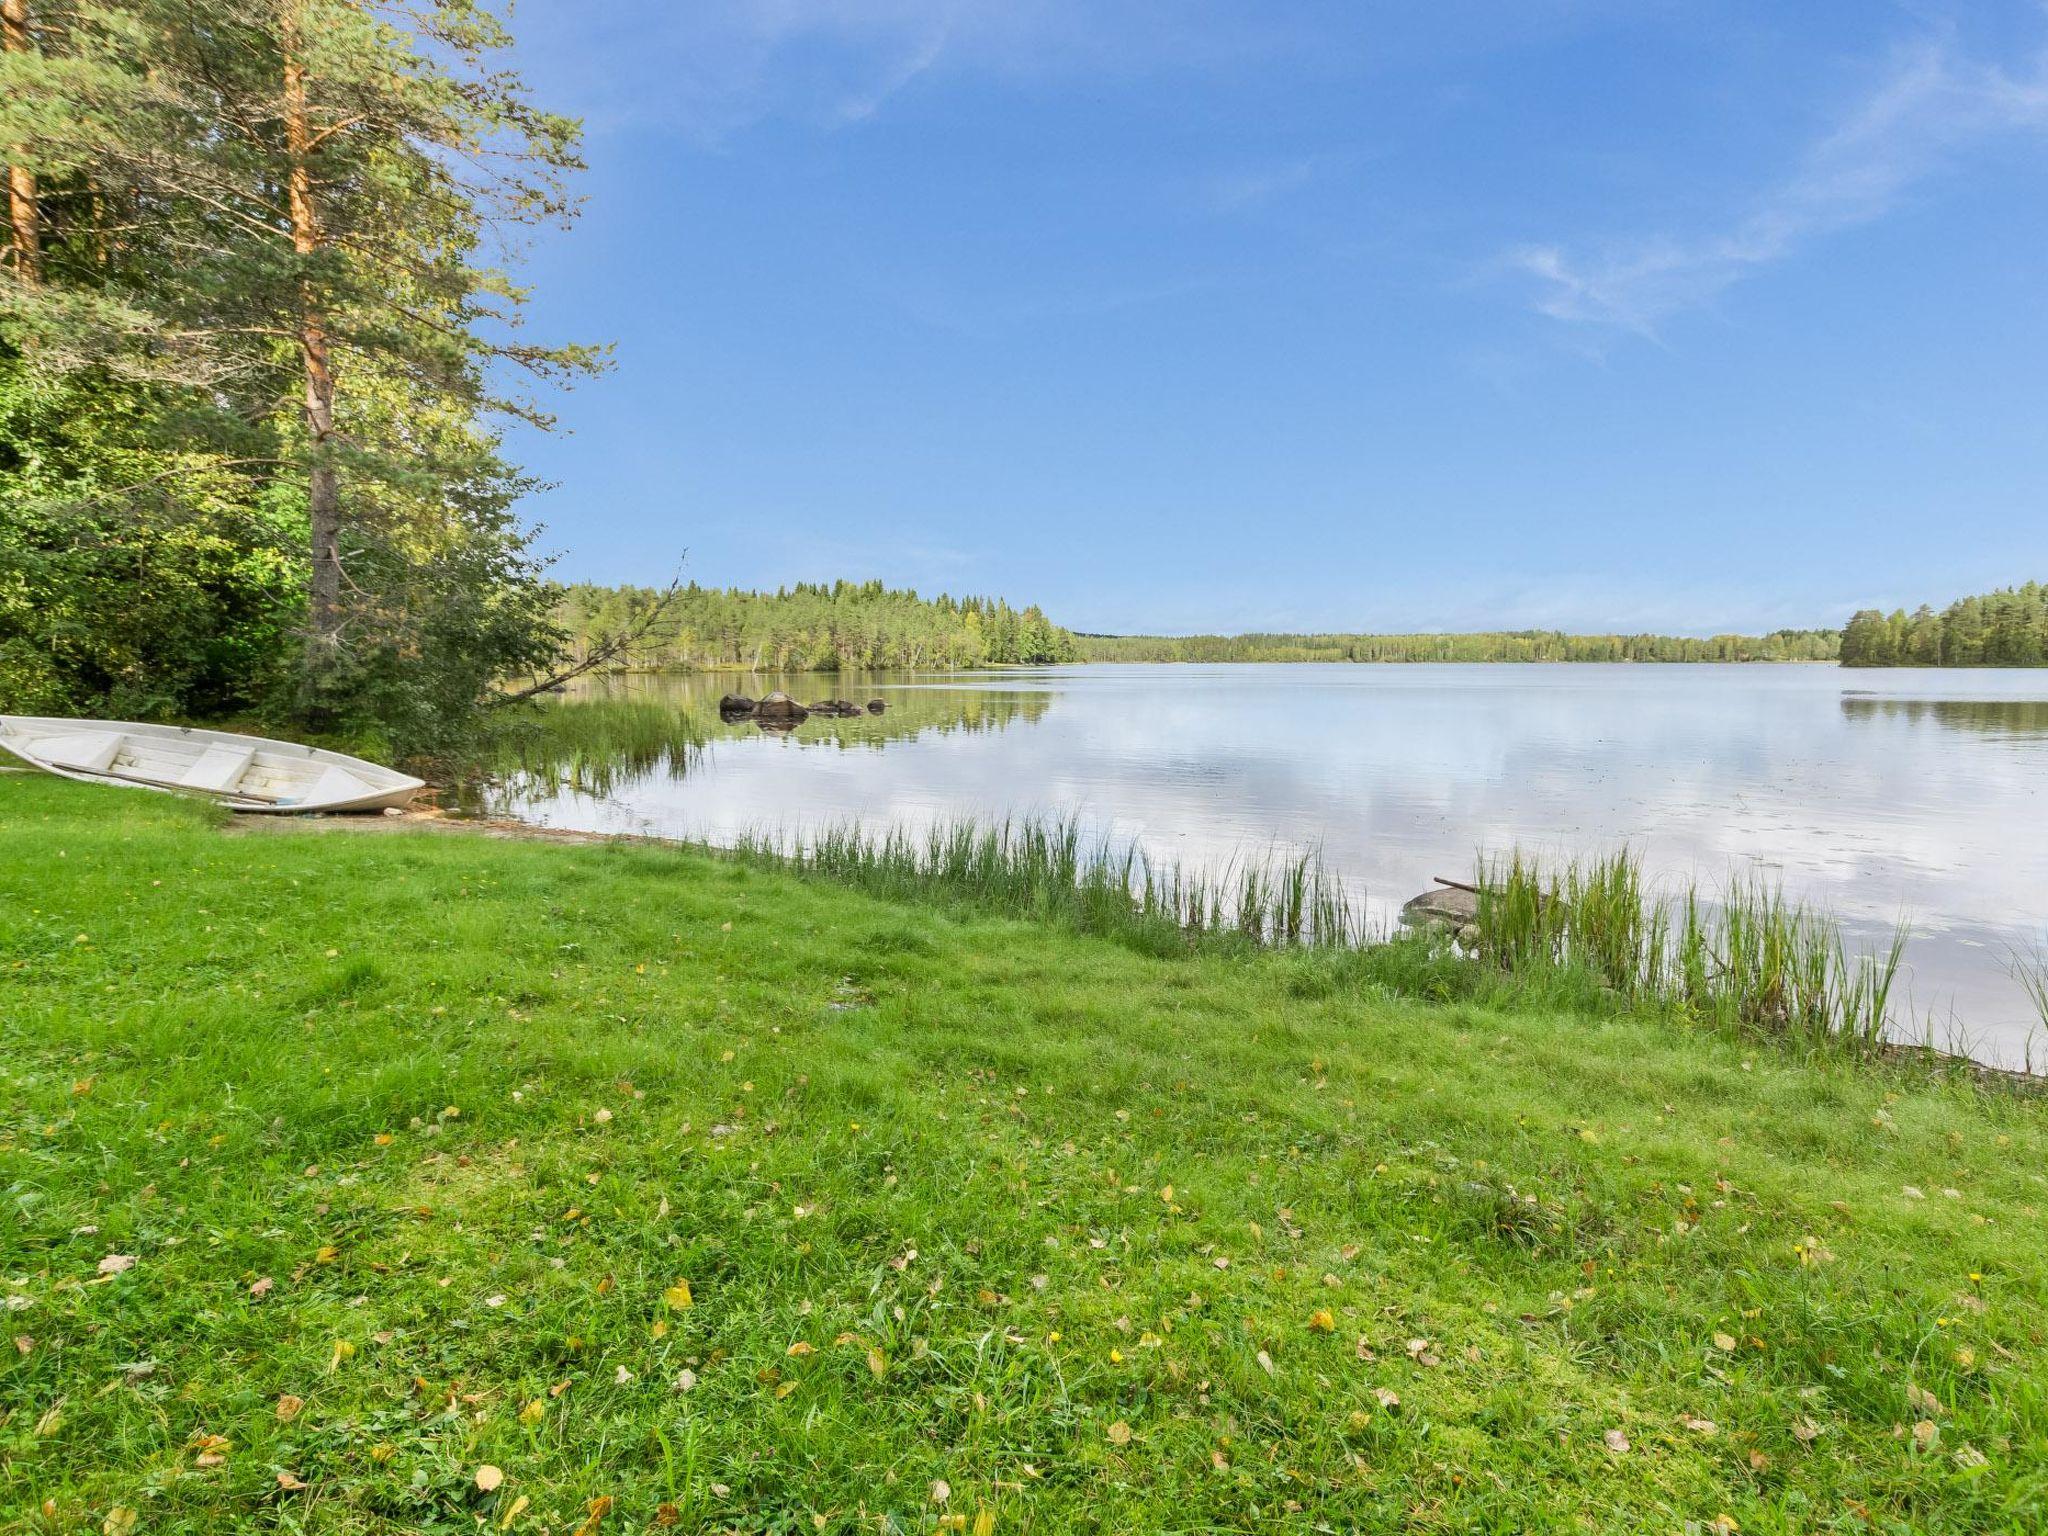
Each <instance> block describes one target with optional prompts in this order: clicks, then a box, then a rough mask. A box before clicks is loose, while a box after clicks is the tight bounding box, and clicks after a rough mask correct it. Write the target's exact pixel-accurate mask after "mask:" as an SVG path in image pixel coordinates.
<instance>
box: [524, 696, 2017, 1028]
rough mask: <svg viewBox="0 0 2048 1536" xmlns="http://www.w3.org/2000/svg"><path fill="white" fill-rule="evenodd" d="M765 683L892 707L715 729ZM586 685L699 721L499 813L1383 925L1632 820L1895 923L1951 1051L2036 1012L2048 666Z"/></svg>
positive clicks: (1744, 869) (1802, 892)
mask: <svg viewBox="0 0 2048 1536" xmlns="http://www.w3.org/2000/svg"><path fill="white" fill-rule="evenodd" d="M778 686H780V687H783V688H786V689H787V690H788V691H789V692H790V693H791V694H793V695H794V696H796V697H797V698H799V699H802V700H805V701H809V700H812V699H818V698H825V697H831V696H839V697H845V698H851V699H856V700H861V701H865V700H867V699H868V698H871V697H875V698H882V699H886V700H887V701H888V711H887V713H886V714H883V715H881V716H878V717H864V718H862V719H859V720H822V719H815V718H814V719H812V720H810V721H808V722H807V723H806V724H805V725H803V726H802V727H800V728H799V729H798V730H797V731H795V732H794V733H792V734H789V735H772V734H768V733H766V732H763V731H761V730H760V729H758V728H756V727H754V726H752V725H739V726H731V727H727V726H722V725H720V724H718V723H717V718H716V714H715V712H714V711H713V710H712V708H711V706H712V705H713V704H714V703H715V701H716V699H717V696H718V695H719V694H720V693H721V692H725V691H727V690H732V691H736V692H743V693H748V694H752V695H755V696H759V695H760V694H762V693H764V692H766V691H768V690H769V689H771V688H774V687H778ZM594 692H595V693H596V694H597V696H601V697H611V698H636V699H645V700H658V701H662V702H665V703H668V704H672V705H674V706H675V707H676V708H678V709H679V710H685V711H688V712H689V713H690V714H691V715H692V716H693V717H694V718H697V719H698V720H700V721H703V722H705V726H706V729H707V732H708V736H709V740H708V742H707V744H706V745H705V746H704V747H703V748H702V749H701V750H699V751H696V752H692V753H689V754H683V755H676V756H664V757H663V758H662V759H661V760H660V761H658V762H654V763H645V762H643V763H641V764H639V765H638V766H633V765H629V764H626V763H623V762H613V763H608V764H600V765H595V766H596V771H592V768H591V765H586V767H585V770H584V772H583V775H582V782H583V784H584V785H585V786H586V787H583V788H577V787H571V786H570V785H567V784H564V783H563V782H561V781H560V780H559V779H557V778H556V777H555V776H553V775H550V776H547V777H546V778H545V779H544V780H539V781H537V780H536V779H535V778H532V777H528V778H524V779H521V780H517V781H515V782H513V783H511V784H508V785H505V786H503V787H502V788H500V789H497V790H494V791H492V792H491V794H490V800H489V804H488V807H487V808H488V809H490V810H492V811H494V812H497V813H500V814H510V815H514V816H518V817H521V818H524V819H526V820H530V821H534V822H538V823H543V824H546V825H549V826H559V827H575V828H582V829H586V830H594V831H607V832H650V833H657V834H661V835H665V836H672V837H688V838H697V839H704V840H708V841H711V842H727V841H730V840H732V839H733V838H735V837H736V836H738V835H739V834H740V833H742V832H744V831H759V830H764V829H779V830H781V831H782V832H784V833H800V832H801V831H802V830H803V829H804V828H805V827H815V826H819V825H823V824H829V823H833V822H838V821H844V820H846V819H848V818H859V819H860V820H861V821H863V822H865V823H868V824H870V825H875V824H880V823H884V822H888V823H897V824H903V825H907V826H911V827H923V826H926V825H929V824H930V823H932V822H935V821H944V820H950V819H955V818H962V817H968V818H976V819H981V820H987V819H991V818H1000V817H1003V816H1015V815H1029V814H1041V813H1042V814H1052V815H1074V816H1078V817H1079V818H1080V819H1081V820H1082V821H1083V823H1084V825H1085V826H1086V827H1087V828H1088V829H1089V830H1090V831H1091V832H1093V833H1097V834H1101V835H1106V836H1108V837H1110V838H1113V839H1117V840H1132V841H1135V842H1137V843H1139V844H1140V845H1142V846H1143V847H1144V849H1145V850H1146V851H1147V852H1148V853H1150V854H1155V855H1163V856H1166V857H1169V858H1175V859H1179V860H1180V861H1182V862H1183V863H1184V864H1187V865H1191V866H1200V867H1209V868H1220V867H1221V866H1223V865H1225V864H1227V863H1229V862H1230V861H1231V860H1232V859H1233V858H1237V859H1241V858H1243V857H1244V856H1246V855H1247V854H1250V855H1259V854H1264V853H1266V852H1268V851H1276V852H1282V853H1286V852H1293V851H1299V850H1302V849H1307V848H1314V849H1319V850H1320V851H1321V853H1322V856H1323V859H1324V861H1325V863H1326V864H1327V865H1328V866H1329V867H1330V868H1331V869H1333V870H1334V871H1336V872H1337V873H1338V874H1340V875H1341V876H1343V877H1344V879H1345V880H1346V883H1347V884H1348V885H1350V886H1351V887H1352V889H1353V891H1354V893H1355V894H1358V895H1361V896H1362V897H1363V898H1364V899H1365V900H1366V901H1367V902H1368V903H1369V904H1370V906H1371V908H1372V910H1373V911H1374V913H1375V914H1376V915H1377V916H1379V917H1380V918H1382V919H1385V920H1391V919H1392V916H1393V914H1394V912H1395V911H1396V910H1397V909H1398V908H1399V906H1400V904H1401V903H1402V902H1403V901H1405V900H1406V899H1407V898H1408V897H1410V896H1413V895H1415V894H1416V893H1417V892H1419V891H1422V890H1424V889H1425V888H1427V887H1428V886H1429V885H1430V882H1431V877H1432V876H1434V875H1439V874H1442V875H1449V876H1452V877H1466V878H1469V872H1470V871H1471V869H1472V868H1473V864H1474V859H1475V856H1476V855H1477V854H1478V853H1479V852H1480V851H1481V850H1488V851H1495V852H1499V851H1505V850H1507V849H1509V848H1511V847H1514V846H1516V845H1519V846H1520V847H1521V848H1523V849H1524V850H1528V851H1531V852H1535V853H1538V854H1542V855H1574V854H1585V853H1591V852H1596V851H1601V850H1605V849H1610V848H1612V847H1614V846H1615V845H1617V844H1622V843H1626V844H1628V845H1629V846H1631V847H1632V848H1634V849H1636V850H1637V851H1638V852H1640V853H1641V854H1642V855H1643V856H1644V859H1645V861H1646V863H1647V866H1648V868H1649V870H1650V872H1651V874H1652V875H1653V876H1654V877H1656V878H1659V879H1662V880H1668V881H1671V882H1673V883H1677V882H1679V881H1682V880H1684V879H1687V878H1699V879H1701V880H1703V881H1705V882H1708V883H1709V884H1713V885H1719V884H1720V883H1722V882H1723V881H1724V880H1725V879H1726V878H1727V876H1728V875H1729V874H1730V873H1742V874H1748V873H1752V872H1760V873H1762V874H1764V875H1765V876H1767V877H1768V878H1770V879H1774V880H1777V881H1780V882H1782V884H1783V885H1784V887H1785V888H1786V890H1787V891H1788V892H1789V893H1791V894H1793V895H1795V896H1798V897H1801V898H1804V899H1807V900H1810V901H1812V902H1813V903H1815V904H1817V905H1820V906H1824V907H1826V908H1828V909H1829V910H1831V911H1832V912H1834V913H1835V914H1836V915H1837V916H1838V917H1839V918H1840V919H1841V920H1842V921H1843V922H1844V923H1845V925H1846V926H1847V927H1848V928H1849V930H1850V932H1851V936H1852V938H1855V939H1857V940H1859V941H1864V942H1868V943H1869V944H1871V945H1872V946H1873V947H1875V946H1879V945H1881V944H1882V943H1883V941H1884V939H1885V938H1886V936H1887V935H1888V934H1889V931H1890V929H1891V927H1892V925H1893V924H1894V923H1895V922H1896V921H1897V920H1898V919H1899V918H1900V917H1901V916H1904V917H1906V918H1908V919H1909V920H1910V922H1911V924H1912V931H1913V939H1912V942H1911V944H1910V946H1909V949H1908V960H1909V971H1908V974H1907V975H1906V976H1905V978H1904V984H1905V988H1904V989H1905V990H1906V991H1907V992H1908V993H1909V997H1908V999H1907V1000H1908V1002H1909V1004H1910V1006H1911V1008H1912V1010H1913V1012H1914V1014H1915V1016H1916V1018H1917V1019H1919V1020H1920V1021H1921V1022H1922V1024H1923V1025H1924V1023H1925V1022H1926V1021H1927V1020H1929V1019H1932V1020H1933V1021H1934V1028H1935V1032H1936V1035H1937V1036H1938V1038H1939V1039H1941V1040H1942V1041H1943V1042H1944V1043H1948V1044H1953V1045H1958V1046H1961V1047H1964V1048H1967V1049H1969V1050H1971V1051H1972V1052H1973V1053H1974V1054H1977V1055H1979V1056H1980V1057H1983V1058H1985V1059H1989V1060H1995V1061H2000V1062H2006V1063H2014V1064H2016V1063H2018V1062H2019V1061H2020V1059H2021V1058H2022V1054H2023V1052H2024V1051H2025V1049H2026V1047H2027V1044H2028V1041H2029V1038H2030V1036H2038V1035H2040V1033H2041V1021H2040V1019H2039V1017H2038V1016H2037V1015H2036V1013H2035V1012H2034V1010H2033V1008H2032V1006H2031V1004H2030V1003H2029V1002H2028V1000H2027V998H2026V995H2025V993H2024V992H2023V991H2022V990H2021V988H2020V986H2019V984H2018V982H2017V980H2016V979H2015V977H2014V975H2013V971H2012V967H2013V964H2014V960H2015V956H2021V955H2039V954H2042V953H2044V952H2048V792H2044V791H2048V673H2044V672H2022V671H2013V672H2005V671H1968V672H1937V671H1918V670H1902V671H1854V672H1843V671H1840V670H1837V669H1836V668H1833V667H1823V666H1666V667H1656V666H1570V665H1546V666H1512V665H1508V666H1447V665H1428V666H1360V665H1332V666H1317V665H1288V666H1217V667H1196V666H1171V667H1140V666H1125V667H1067V668H1048V669H1044V670H1034V671H1005V672H1000V673H975V674H957V673H956V674H945V675H914V674H902V673H880V674H870V675H864V676H859V677H853V676H842V677H838V678H832V677H826V676H818V675H809V676H800V677H794V678H775V677H762V676H751V677H737V676H687V677H643V678H633V679H629V680H626V681H622V682H614V683H609V684H606V685H603V687H602V688H601V689H599V690H594ZM558 707H562V708H574V707H576V706H575V702H574V701H570V702H568V703H565V704H563V705H560V706H558ZM2042 1045H2043V1042H2042V1041H2041V1040H2039V1039H2037V1040H2036V1041H2035V1048H2034V1059H2035V1061H2036V1062H2039V1061H2040V1060H2041V1059H2042V1058H2043V1055H2044V1051H2043V1049H2042Z"/></svg>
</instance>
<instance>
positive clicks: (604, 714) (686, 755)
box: [486, 697, 706, 796]
mask: <svg viewBox="0 0 2048 1536" xmlns="http://www.w3.org/2000/svg"><path fill="white" fill-rule="evenodd" d="M705 734H706V733H705V727H704V724H703V722H701V721H700V720H699V719H697V718H696V717H695V716H694V715H692V714H691V713H689V712H688V711H686V710H682V709H678V708H677V707H676V706H675V705H673V704H668V703H661V702H658V701H655V700H652V699H633V698H604V697H596V698H582V699H577V700H574V701H573V702H555V701H547V702H543V703H540V704H538V705H537V706H536V707H535V708H534V709H533V710H532V711H531V712H530V713H528V714H527V715H526V716H524V717H522V718H520V719H518V720H516V721H514V722H512V723H511V724H509V725H508V726H507V727H506V728H505V729H504V730H503V731H502V732H501V733H500V734H499V736H498V738H497V740H496V741H495V742H494V743H493V746H492V751H491V755H490V757H489V760H488V762H487V764H486V768H487V770H488V771H489V772H491V773H493V774H496V775H498V776H500V777H502V778H505V779H507V780H510V781H512V782H513V783H514V785H515V787H532V788H550V789H551V788H555V787H561V788H566V789H573V790H576V791H578V792H579V793H583V794H589V795H599V796H603V795H609V794H610V793H612V791H613V790H614V789H615V788H617V787H618V786H619V785H621V784H623V783H625V782H627V781H629V780H632V779H635V778H639V777H641V776H643V775H646V774H649V773H654V772H661V773H667V774H671V775H673V776H675V777H677V778H680V777H682V775H683V774H685V773H687V772H688V771H689V769H690V766H691V764H692V763H693V762H694V761H695V760H696V757H697V754H698V752H699V751H700V750H701V748H702V747H703V744H704V740H705Z"/></svg>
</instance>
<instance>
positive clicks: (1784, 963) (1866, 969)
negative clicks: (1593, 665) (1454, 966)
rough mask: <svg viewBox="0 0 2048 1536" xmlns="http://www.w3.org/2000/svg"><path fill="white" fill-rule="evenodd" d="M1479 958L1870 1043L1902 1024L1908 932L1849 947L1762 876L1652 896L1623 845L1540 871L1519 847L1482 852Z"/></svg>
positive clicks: (1826, 1039)
mask: <svg viewBox="0 0 2048 1536" xmlns="http://www.w3.org/2000/svg"><path fill="white" fill-rule="evenodd" d="M1474 883H1475V884H1476V885H1477V886H1478V887H1479V891H1480V895H1479V898H1478V907H1479V917H1478V923H1477V928H1478V938H1477V941H1476V944H1475V946H1474V947H1475V948H1476V950H1477V953H1478V955H1479V957H1480V958H1481V959H1482V960H1483V961H1485V962H1487V963H1489V964H1491V965H1492V966H1494V967H1495V968H1497V969H1499V970H1501V971H1505V972H1509V973H1517V974H1527V973H1530V972H1547V971H1571V970H1577V971H1581V972H1584V973H1586V974H1589V975H1591V976H1592V977H1594V978H1597V980H1598V981H1599V982H1600V984H1601V985H1602V986H1604V987H1607V988H1609V989H1611V990H1613V991H1614V992H1616V993H1618V994H1620V995H1621V996H1623V997H1626V998H1628V999H1629V1000H1631V1001H1634V1002H1639V1003H1647V1004H1651V1005H1655V1006H1660V1007H1668V1008H1671V1009H1674V1010H1676V1011H1678V1012H1680V1013H1682V1014H1684V1015H1685V1016H1686V1017H1688V1018H1690V1019H1693V1020H1694V1021H1696V1022H1699V1023H1703V1024H1707V1025H1710V1026H1713V1027H1715V1028H1718V1029H1722V1030H1725V1031H1729V1032H1733V1033H1739V1034H1745V1035H1764V1036H1771V1037H1775V1038H1780V1039H1786V1040H1791V1041H1794V1042H1798V1043H1801V1044H1804V1045H1809V1046H1817V1047H1818V1046H1825V1047H1828V1048H1834V1049H1844V1050H1847V1051H1849V1052H1851V1053H1855V1054H1867V1053H1870V1052H1874V1051H1876V1050H1877V1049H1878V1048H1879V1047H1880V1046H1881V1045H1882V1044H1883V1042H1884V1041H1885V1040H1886V1039H1887V1038H1889V1037H1890V1036H1891V1035H1892V1033H1893V1030H1894V1028H1895V1026H1896V1024H1897V1022H1898V1021H1897V1019H1896V1018H1895V1016H1894V1009H1893V993H1894V990H1895V987H1896V984H1897V980H1898V975H1899V968H1900V964H1901V962H1902V960H1903V959H1904V954H1905V945H1906V937H1907V933H1906V929H1905V927H1904V925H1903V924H1901V925H1900V926H1899V927H1897V928H1896V929H1894V931H1893V933H1892V936H1891V939H1890V942H1889V944H1888V945H1887V946H1886V947H1885V948H1883V949H1881V950H1878V951H1875V952H1869V953H1851V952H1850V949H1849V947H1848V944H1847V942H1846V940H1845V939H1844V937H1843V935H1842V931H1841V928H1840V926H1839V925H1838V924H1837V923H1836V922H1835V921H1834V920H1833V919H1831V918H1829V917H1828V916H1827V915H1825V914H1824V913H1821V912H1818V911H1815V910H1813V909H1812V908H1809V907H1806V906H1804V905H1801V904H1799V903H1795V902H1793V901H1790V900H1789V899H1787V897H1786V896H1785V895H1784V893H1783V892H1782V891H1780V890H1778V889H1777V888H1776V887H1774V886H1769V885H1766V884H1764V883H1763V882H1761V881H1757V880H1731V881H1730V883H1729V884H1728V885H1727V887H1726V888H1725V889H1723V890H1722V891H1721V892H1720V893H1719V895H1718V897H1717V898H1714V899H1709V898H1708V897H1706V896H1705V895H1704V894H1703V893H1702V892H1701V890H1700V889H1699V887H1697V886H1688V887H1686V889H1685V890H1684V891H1683V893H1682V894H1681V895H1680V896H1679V897H1678V898H1677V899H1676V900H1675V901H1672V900H1664V899H1661V898H1658V897H1655V896H1653V895H1651V894H1649V893H1648V892H1647V891H1646V890H1645V888H1644V884H1643V873H1642V865H1641V861H1640V860H1639V859H1638V858H1637V857H1636V856H1635V855H1633V854H1631V853H1630V852H1628V851H1627V850H1625V849H1624V850H1621V851H1619V852H1616V853H1613V854H1610V855H1607V856H1604V857H1600V858H1594V859H1590V860H1585V861H1570V862H1567V863H1565V864H1563V865H1562V866H1561V867H1559V868H1555V869H1552V870H1547V871H1546V870H1544V869H1542V868H1540V867H1538V866H1537V865H1536V864H1534V863H1533V862H1531V861H1529V860H1528V859H1526V858H1524V857H1523V855H1522V854H1521V853H1519V852H1516V853H1514V854H1512V855H1510V856H1508V857H1507V858H1505V859H1495V860H1490V861H1488V860H1482V861H1481V864H1480V868H1479V877H1478V879H1477V880H1476V881H1475V882H1474Z"/></svg>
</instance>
